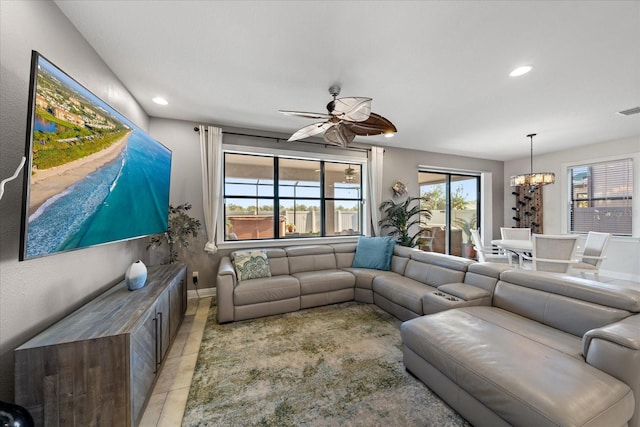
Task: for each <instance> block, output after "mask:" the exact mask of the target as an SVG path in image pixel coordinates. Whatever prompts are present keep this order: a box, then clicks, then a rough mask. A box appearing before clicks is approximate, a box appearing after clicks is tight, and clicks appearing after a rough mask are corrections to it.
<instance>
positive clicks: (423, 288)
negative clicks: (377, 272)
mask: <svg viewBox="0 0 640 427" xmlns="http://www.w3.org/2000/svg"><path fill="white" fill-rule="evenodd" d="M435 290H436V289H435V288H432V287H431V286H427V285H425V284H423V283H420V282H417V281H415V280H413V279H409V278H407V277H403V276H395V275H394V276H391V275H381V276H376V277H375V278H374V279H373V291H374V292H375V293H377V294H379V295H381V296H383V297H385V298H386V299H388V300H389V301H391V302H393V303H395V304H398V305H400V306H402V307H404V308H407V309H409V310H411V311H412V312H414V313H417V314H422V297H423V295H425V294H427V293H429V292H433V291H435Z"/></svg>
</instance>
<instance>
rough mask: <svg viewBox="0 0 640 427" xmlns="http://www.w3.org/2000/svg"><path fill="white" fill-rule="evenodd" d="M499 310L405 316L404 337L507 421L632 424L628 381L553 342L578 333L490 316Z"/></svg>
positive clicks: (455, 310)
mask: <svg viewBox="0 0 640 427" xmlns="http://www.w3.org/2000/svg"><path fill="white" fill-rule="evenodd" d="M494 310H499V309H495V308H491V307H468V308H460V309H454V310H448V311H443V312H440V313H437V314H432V315H429V316H423V317H420V318H416V319H413V320H410V321H407V322H405V323H403V324H402V326H401V334H402V341H403V343H404V345H405V346H406V347H407V348H409V349H410V350H412V351H413V352H415V353H416V354H417V355H419V356H420V357H421V358H423V359H424V360H425V361H426V362H428V363H430V364H431V365H433V366H434V367H435V368H437V369H438V370H439V371H440V372H442V373H443V374H444V375H446V376H447V377H448V378H449V379H451V380H452V381H454V382H455V383H456V384H457V385H459V386H460V387H461V388H462V389H463V390H465V391H466V392H468V393H469V394H471V395H472V396H474V397H475V398H476V399H478V400H479V401H480V402H482V403H483V404H484V405H485V406H487V407H488V408H489V409H491V410H492V411H493V412H495V413H496V414H497V415H498V416H500V417H501V418H502V419H504V420H505V421H507V422H508V423H511V424H518V425H530V426H551V425H554V426H555V425H573V426H587V425H589V426H592V425H593V426H595V425H625V424H626V423H627V421H628V420H629V419H630V418H631V415H632V414H633V406H634V401H633V395H632V393H631V390H630V389H629V387H628V386H627V385H626V384H624V383H623V382H621V381H619V380H617V379H615V378H613V377H612V376H610V375H608V374H606V373H604V372H602V371H600V370H599V369H596V368H594V367H593V366H590V365H588V364H587V363H585V362H584V360H582V359H581V358H579V357H576V355H575V354H567V353H566V352H564V351H558V350H557V349H556V348H554V347H553V346H549V345H548V344H549V342H557V343H558V345H562V344H561V343H559V341H562V340H563V339H565V338H566V339H567V340H568V341H569V342H571V343H572V346H573V345H575V341H576V340H575V339H574V338H572V337H571V336H570V335H568V334H562V333H561V332H559V331H554V330H553V329H552V328H548V327H544V326H543V325H540V324H536V322H532V321H529V320H526V319H524V318H521V319H520V320H519V322H518V323H516V324H515V325H511V320H513V319H514V318H515V317H511V318H510V319H509V320H506V319H504V320H500V319H499V316H501V315H502V314H504V313H500V312H498V313H499V316H497V317H493V316H492V314H491V312H492V311H494ZM508 315H511V316H513V315H512V314H511V313H509V314H508ZM506 326H508V327H506ZM554 335H555V336H554ZM577 341H578V342H579V339H578V340H577ZM578 351H579V350H578ZM571 352H572V353H575V350H572V351H571Z"/></svg>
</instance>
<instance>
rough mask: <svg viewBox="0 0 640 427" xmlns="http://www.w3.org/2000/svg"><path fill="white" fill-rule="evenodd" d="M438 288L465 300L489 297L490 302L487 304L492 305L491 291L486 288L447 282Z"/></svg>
mask: <svg viewBox="0 0 640 427" xmlns="http://www.w3.org/2000/svg"><path fill="white" fill-rule="evenodd" d="M438 290H439V291H441V292H444V293H447V294H450V295H453V296H456V297H458V298H460V299H463V300H465V301H472V300H475V299H480V298H485V299H486V298H487V297H489V304H487V305H491V300H490V298H491V293H489V292H488V291H486V290H485V289H482V288H478V287H477V286H473V285H468V284H466V283H447V284H446V285H440V286H438Z"/></svg>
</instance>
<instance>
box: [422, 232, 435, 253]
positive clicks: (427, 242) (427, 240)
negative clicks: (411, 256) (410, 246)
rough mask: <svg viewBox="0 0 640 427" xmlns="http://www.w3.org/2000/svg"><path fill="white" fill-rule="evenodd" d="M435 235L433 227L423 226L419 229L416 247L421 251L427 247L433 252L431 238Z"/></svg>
mask: <svg viewBox="0 0 640 427" xmlns="http://www.w3.org/2000/svg"><path fill="white" fill-rule="evenodd" d="M435 237H436V230H435V228H433V227H432V228H423V229H422V230H420V236H419V237H418V248H419V249H420V250H423V251H424V250H425V248H428V249H429V251H431V252H433V240H434V239H435Z"/></svg>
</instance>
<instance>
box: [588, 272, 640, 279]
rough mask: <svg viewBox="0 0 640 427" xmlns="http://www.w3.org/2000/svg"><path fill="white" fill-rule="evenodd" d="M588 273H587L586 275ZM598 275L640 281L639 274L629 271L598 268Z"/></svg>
mask: <svg viewBox="0 0 640 427" xmlns="http://www.w3.org/2000/svg"><path fill="white" fill-rule="evenodd" d="M589 276H590V275H589V274H587V277H589ZM600 277H610V278H612V279H618V280H629V281H631V282H640V276H636V275H633V274H629V273H620V272H619V271H609V270H600Z"/></svg>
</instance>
